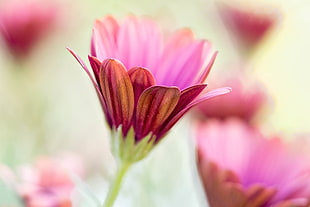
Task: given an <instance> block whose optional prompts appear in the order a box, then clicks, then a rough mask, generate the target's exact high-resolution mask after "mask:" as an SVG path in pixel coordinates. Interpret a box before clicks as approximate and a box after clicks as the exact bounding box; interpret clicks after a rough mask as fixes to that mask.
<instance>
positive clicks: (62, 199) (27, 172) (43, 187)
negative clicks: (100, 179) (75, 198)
mask: <svg viewBox="0 0 310 207" xmlns="http://www.w3.org/2000/svg"><path fill="white" fill-rule="evenodd" d="M22 170H23V171H22V174H21V178H22V181H21V183H20V184H18V190H19V192H20V195H21V197H22V198H23V199H24V202H25V205H26V206H27V207H41V206H45V207H71V206H72V203H71V198H70V196H71V192H72V190H73V188H74V184H73V183H72V181H71V178H70V173H71V174H72V173H75V174H81V166H80V163H78V162H77V161H76V160H74V159H71V158H70V159H66V158H65V159H62V160H61V161H59V160H52V159H50V158H41V159H40V160H39V161H38V162H37V164H36V165H35V166H34V167H32V168H23V169H22ZM69 170H70V171H69Z"/></svg>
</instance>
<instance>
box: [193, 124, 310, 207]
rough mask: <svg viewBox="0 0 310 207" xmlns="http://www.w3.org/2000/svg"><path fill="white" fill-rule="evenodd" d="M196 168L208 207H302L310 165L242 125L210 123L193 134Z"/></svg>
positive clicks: (308, 192) (308, 200)
mask: <svg viewBox="0 0 310 207" xmlns="http://www.w3.org/2000/svg"><path fill="white" fill-rule="evenodd" d="M197 142H198V156H199V158H198V166H199V171H200V176H201V179H202V182H203V185H204V188H205V192H206V195H207V197H208V200H209V203H210V206H211V207H241V206H251V207H289V206H296V207H306V206H309V204H310V188H309V185H310V164H309V162H308V160H307V159H305V156H304V154H303V153H300V152H296V150H292V148H291V146H289V145H286V144H285V143H283V142H282V141H281V140H280V139H278V138H272V139H266V138H265V137H263V135H262V134H260V133H259V132H258V131H256V130H255V129H253V128H250V127H249V126H248V125H245V124H244V122H241V121H237V120H229V121H227V122H218V121H211V122H210V123H208V124H206V125H203V126H200V127H199V130H198V133H197Z"/></svg>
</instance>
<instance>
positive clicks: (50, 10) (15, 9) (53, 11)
mask: <svg viewBox="0 0 310 207" xmlns="http://www.w3.org/2000/svg"><path fill="white" fill-rule="evenodd" d="M57 14H58V7H56V5H54V4H51V3H48V6H47V5H46V4H41V3H40V2H35V1H25V2H24V1H18V2H14V3H11V2H10V3H6V4H4V5H3V6H2V8H1V10H0V35H1V36H2V37H3V40H4V43H5V44H6V46H7V48H8V50H9V51H10V52H11V53H12V54H13V56H14V57H15V58H17V59H23V58H25V57H27V56H28V55H29V54H30V53H31V51H32V49H33V48H34V46H35V45H36V44H37V43H38V42H39V41H40V40H41V39H43V37H45V36H46V35H48V34H49V32H50V30H51V29H52V28H53V26H54V25H55V23H56V18H57Z"/></svg>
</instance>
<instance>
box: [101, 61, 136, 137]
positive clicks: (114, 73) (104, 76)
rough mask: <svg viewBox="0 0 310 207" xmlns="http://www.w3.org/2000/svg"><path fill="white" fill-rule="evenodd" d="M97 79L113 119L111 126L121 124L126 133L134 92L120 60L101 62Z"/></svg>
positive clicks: (132, 107) (129, 122) (131, 113)
mask: <svg viewBox="0 0 310 207" xmlns="http://www.w3.org/2000/svg"><path fill="white" fill-rule="evenodd" d="M99 79H100V86H101V91H102V95H103V97H104V98H105V100H106V102H107V111H108V113H109V115H110V116H111V118H112V120H113V126H112V127H116V128H117V127H119V126H120V125H122V129H123V134H124V135H126V134H127V132H128V130H129V128H130V124H131V120H132V116H133V111H134V93H133V87H132V84H131V81H130V78H129V75H128V74H127V71H126V69H125V67H124V65H123V64H122V63H121V62H119V61H118V60H115V59H107V60H105V61H103V63H102V66H101V69H100V76H99Z"/></svg>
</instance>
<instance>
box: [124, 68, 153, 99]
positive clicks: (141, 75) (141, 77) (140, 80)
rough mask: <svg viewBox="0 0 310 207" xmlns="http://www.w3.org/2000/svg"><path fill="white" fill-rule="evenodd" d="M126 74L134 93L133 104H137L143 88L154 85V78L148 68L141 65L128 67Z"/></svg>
mask: <svg viewBox="0 0 310 207" xmlns="http://www.w3.org/2000/svg"><path fill="white" fill-rule="evenodd" d="M128 75H129V77H130V79H131V82H132V86H133V91H134V94H135V104H137V102H138V99H139V97H140V95H141V94H142V92H143V91H144V90H145V89H147V88H149V87H151V86H153V85H155V79H154V77H153V75H152V73H151V72H150V71H149V70H148V69H146V68H141V67H134V68H132V69H130V70H129V71H128Z"/></svg>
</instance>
